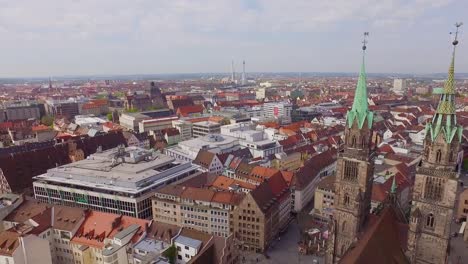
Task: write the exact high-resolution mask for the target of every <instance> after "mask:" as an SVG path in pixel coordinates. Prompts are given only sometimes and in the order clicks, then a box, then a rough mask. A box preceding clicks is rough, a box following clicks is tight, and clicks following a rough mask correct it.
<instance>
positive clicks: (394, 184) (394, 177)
mask: <svg viewBox="0 0 468 264" xmlns="http://www.w3.org/2000/svg"><path fill="white" fill-rule="evenodd" d="M397 188H398V186H397V184H396V174H395V175H394V176H393V182H392V188H390V193H391V194H396V191H397Z"/></svg>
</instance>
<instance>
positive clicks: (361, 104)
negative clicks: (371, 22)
mask: <svg viewBox="0 0 468 264" xmlns="http://www.w3.org/2000/svg"><path fill="white" fill-rule="evenodd" d="M368 36H369V32H364V36H363V40H362V44H363V45H362V64H361V70H360V72H359V78H358V82H357V86H356V92H355V93H354V101H353V105H352V107H351V111H350V112H348V115H347V122H348V126H349V127H351V126H352V124H353V122H354V120H355V119H357V120H358V122H359V128H362V126H363V124H364V121H365V119H366V118H367V117H368V118H369V120H368V125H369V128H370V127H371V126H372V116H373V114H372V113H371V112H370V111H369V105H368V102H367V77H366V68H365V61H364V59H365V53H366V49H367V37H368Z"/></svg>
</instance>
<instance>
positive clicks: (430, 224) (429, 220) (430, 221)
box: [426, 213, 434, 228]
mask: <svg viewBox="0 0 468 264" xmlns="http://www.w3.org/2000/svg"><path fill="white" fill-rule="evenodd" d="M426 227H429V228H433V227H434V215H433V214H432V213H430V214H429V215H428V216H427V217H426Z"/></svg>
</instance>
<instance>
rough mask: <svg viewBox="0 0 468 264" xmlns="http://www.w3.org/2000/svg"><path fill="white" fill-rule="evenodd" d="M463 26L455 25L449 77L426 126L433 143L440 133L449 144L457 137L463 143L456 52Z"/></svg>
mask: <svg viewBox="0 0 468 264" xmlns="http://www.w3.org/2000/svg"><path fill="white" fill-rule="evenodd" d="M461 25H462V24H461V23H457V24H455V26H456V27H457V31H456V32H455V40H454V41H453V42H452V44H453V51H452V61H451V63H450V67H449V70H448V77H447V80H446V81H445V84H444V89H443V92H442V94H441V95H440V101H439V104H438V106H437V110H436V113H435V115H434V117H433V118H432V122H431V123H430V124H427V125H426V132H427V133H429V135H430V137H431V140H432V141H434V140H435V139H436V138H437V136H438V135H439V134H440V133H442V134H443V136H444V139H445V141H446V142H447V143H451V142H452V140H453V139H454V138H455V137H457V138H458V140H460V141H461V137H462V132H463V129H462V127H460V126H458V125H457V117H456V112H455V94H456V93H455V50H456V47H457V44H458V39H457V38H458V28H459V27H460V26H461Z"/></svg>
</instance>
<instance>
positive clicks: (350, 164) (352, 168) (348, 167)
mask: <svg viewBox="0 0 468 264" xmlns="http://www.w3.org/2000/svg"><path fill="white" fill-rule="evenodd" d="M358 167H359V162H354V161H349V160H345V162H344V177H343V178H344V179H345V180H348V181H355V180H356V179H357V176H358V172H359V170H358Z"/></svg>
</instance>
